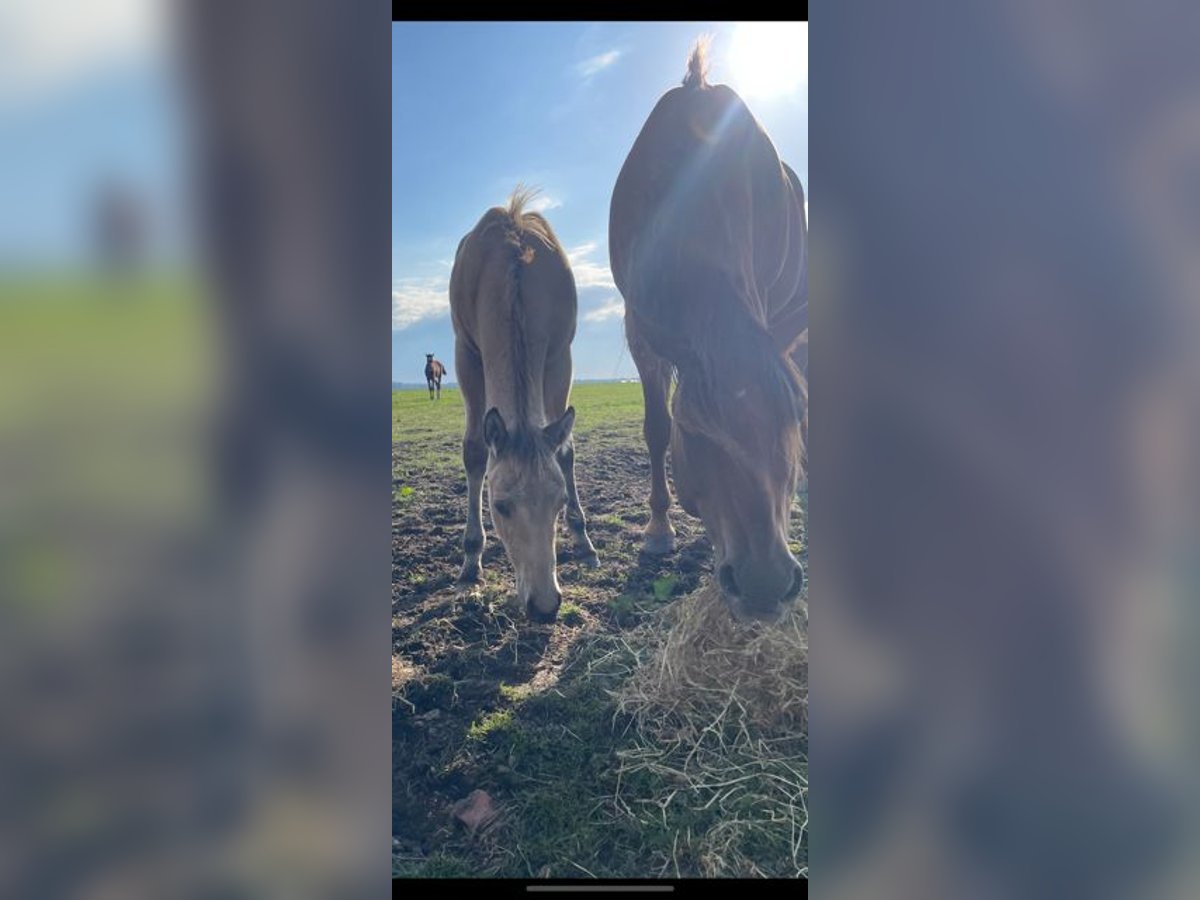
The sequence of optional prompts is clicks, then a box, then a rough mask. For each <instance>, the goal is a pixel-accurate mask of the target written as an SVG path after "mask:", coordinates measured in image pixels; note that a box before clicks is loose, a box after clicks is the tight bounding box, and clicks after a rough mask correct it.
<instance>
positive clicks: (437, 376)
mask: <svg viewBox="0 0 1200 900" xmlns="http://www.w3.org/2000/svg"><path fill="white" fill-rule="evenodd" d="M445 374H446V367H445V366H443V365H442V364H441V363H440V362H438V361H437V360H436V359H434V358H433V354H432V353H426V354H425V383H426V384H427V385H429V399H430V400H432V399H433V389H434V388H435V387H436V388H437V398H438V399H439V400H440V399H442V376H443V375H445Z"/></svg>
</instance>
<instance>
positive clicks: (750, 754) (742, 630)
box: [615, 585, 808, 877]
mask: <svg viewBox="0 0 1200 900" xmlns="http://www.w3.org/2000/svg"><path fill="white" fill-rule="evenodd" d="M806 611H807V610H806V606H805V605H804V604H803V601H802V602H801V603H800V604H798V606H797V608H796V609H795V610H794V611H793V612H792V613H790V614H789V615H788V617H787V618H785V619H784V621H783V622H781V623H780V624H778V625H773V626H763V625H743V624H740V623H737V622H735V621H733V619H732V617H731V616H730V614H729V611H728V609H727V608H726V607H725V605H724V603H723V601H722V600H721V597H720V593H719V591H717V590H716V589H715V588H714V587H713V586H712V585H706V586H704V587H702V588H701V589H700V590H698V591H696V592H695V593H694V594H692V595H691V596H688V597H685V598H682V599H681V600H679V601H678V602H676V603H674V604H672V605H671V606H670V607H668V608H667V609H666V610H664V611H663V613H662V614H661V615H662V619H663V621H659V622H653V623H649V624H648V625H646V626H643V628H642V629H639V631H640V632H641V634H640V635H638V636H637V638H635V639H634V640H631V641H630V644H631V646H632V645H637V646H640V649H635V652H636V653H637V654H638V657H639V664H638V666H637V668H636V669H635V670H634V672H633V674H632V676H631V677H630V679H629V680H628V681H627V682H626V684H625V685H624V686H623V688H622V689H621V690H620V691H619V692H618V693H617V695H616V697H617V703H618V714H622V713H623V714H625V715H627V716H629V717H630V719H631V722H632V730H633V739H634V747H633V748H632V749H628V750H623V751H620V752H619V754H618V755H619V773H620V775H621V778H622V779H625V778H626V776H628V775H630V774H632V773H635V772H647V773H652V774H654V775H656V776H658V778H657V779H655V780H656V782H657V781H661V782H662V784H663V785H664V787H663V790H662V796H660V797H651V798H647V797H645V796H638V797H632V796H626V795H625V794H624V793H623V792H622V790H621V788H620V787H618V790H617V796H616V798H615V801H616V806H617V808H618V809H619V810H621V811H622V812H624V813H625V814H628V815H631V816H633V817H634V818H636V819H639V820H641V821H645V822H646V823H647V824H650V822H651V821H660V820H661V818H662V817H663V816H664V813H665V810H666V809H667V808H668V807H669V806H670V804H672V803H685V804H687V805H688V806H689V807H691V808H692V809H695V810H710V809H711V808H712V807H713V806H714V804H715V805H716V807H717V809H718V810H719V811H720V812H721V815H720V816H719V817H718V824H717V825H715V826H713V827H711V828H709V829H708V831H707V832H706V833H704V834H701V835H693V834H690V833H689V834H688V835H686V837H685V840H686V842H687V843H688V844H690V845H691V847H690V849H691V850H692V851H693V853H694V855H695V856H696V857H698V858H699V860H700V865H701V868H702V869H703V874H704V875H705V876H708V877H721V876H741V877H746V876H751V877H753V876H774V877H796V876H805V875H807V869H808V864H807V853H806V851H805V842H804V835H805V832H806V829H807V827H808V811H807V807H806V798H807V794H808V761H807V747H808V741H807V724H808V715H807V709H808V653H807V650H808V642H807V634H806V631H807V628H806V618H807V615H806ZM655 634H657V635H659V637H658V639H657V640H655V639H654V637H653V636H654V635H655ZM664 635H665V636H664ZM631 637H633V636H631ZM626 793H628V792H626ZM781 851H782V852H781ZM781 859H782V860H787V861H788V862H787V863H785V864H784V868H783V870H781V869H780V862H779V861H780V860H781ZM664 869H665V873H664V874H670V872H671V870H670V861H666V864H665V865H664Z"/></svg>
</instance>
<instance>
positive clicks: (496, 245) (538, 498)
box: [450, 188, 600, 622]
mask: <svg viewBox="0 0 1200 900" xmlns="http://www.w3.org/2000/svg"><path fill="white" fill-rule="evenodd" d="M531 196H533V192H532V191H528V190H524V189H521V188H518V189H517V190H516V191H515V192H514V193H513V195H512V197H511V199H510V200H509V203H508V206H507V207H506V208H501V207H493V208H492V209H489V210H488V211H487V212H486V213H484V214H483V217H482V218H481V219H480V220H479V222H478V224H476V226H475V227H474V229H472V230H471V231H470V232H469V233H468V234H467V235H466V236H465V237H464V238H463V239H462V241H461V242H460V243H459V245H458V251H457V252H456V254H455V257H454V268H453V270H452V271H451V273H450V314H451V319H452V321H453V324H454V368H455V372H456V373H457V374H458V384H459V388H460V389H461V390H462V394H463V401H464V403H465V406H466V413H467V423H466V434H465V435H464V436H463V466H464V467H465V468H466V470H467V528H466V534H465V535H464V538H463V565H462V571H461V573H460V574H459V581H460V582H464V583H469V582H473V581H476V580H477V579H478V577H479V566H480V558H481V556H482V554H483V547H484V542H485V535H484V531H483V517H482V494H483V482H484V478H485V474H486V480H487V484H488V501H489V504H490V506H491V509H492V523H493V526H494V527H495V529H496V534H497V535H499V537H500V541H501V543H502V544H503V545H504V549H505V551H506V552H507V553H508V558H509V559H510V560H511V561H512V564H513V568H514V569H515V570H516V575H517V595H518V597H519V598H520V599H521V600H522V601H523V602H524V604H525V609H526V611H527V612H528V614H529V617H530V618H531V619H533V620H534V621H539V622H552V621H554V619H555V617H556V616H557V614H558V607H559V605H560V603H561V601H562V594H561V592H560V591H559V587H558V575H557V572H556V570H555V525H556V523H557V521H558V514H559V512H560V511H561V510H562V509H563V507H566V510H567V522H568V524H569V525H570V526H571V530H572V531H573V532H574V535H575V543H576V547H577V550H578V552H579V555H580V556H581V557H582V558H583V560H584V562H585V563H586V564H587V565H591V566H597V565H599V564H600V561H599V558H598V557H597V555H596V549H595V547H593V546H592V542H591V539H590V538H589V537H588V534H587V526H586V524H585V520H584V515H583V507H582V506H581V505H580V503H579V491H578V490H577V489H576V487H575V449H574V442H573V440H572V437H571V429H572V426H573V425H574V423H575V408H574V407H572V406H568V405H567V400H568V398H569V396H570V392H571V341H572V340H574V338H575V316H576V309H577V306H578V301H577V298H576V293H575V277H574V275H572V274H571V267H570V264H569V263H568V262H567V256H566V253H564V252H563V249H562V247H561V246H560V244H559V243H558V239H557V238H556V237H555V236H554V232H553V231H551V229H550V224H549V223H548V222H547V221H546V219H545V218H544V217H543V216H541V215H539V214H538V213H536V212H526V211H525V209H524V207H525V204H526V203H527V202H528V200H529V198H530V197H531Z"/></svg>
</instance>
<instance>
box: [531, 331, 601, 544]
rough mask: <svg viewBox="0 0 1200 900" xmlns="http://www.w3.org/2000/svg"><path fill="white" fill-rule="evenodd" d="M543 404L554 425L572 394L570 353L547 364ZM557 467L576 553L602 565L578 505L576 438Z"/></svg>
mask: <svg viewBox="0 0 1200 900" xmlns="http://www.w3.org/2000/svg"><path fill="white" fill-rule="evenodd" d="M543 383H544V385H545V388H544V402H545V407H546V418H547V419H548V420H549V421H551V422H553V421H554V420H556V419H557V418H558V417H559V416H561V415H562V414H563V413H564V412H566V411H567V397H568V396H569V395H570V393H571V351H570V348H568V349H566V350H565V351H563V352H562V353H561V354H560V355H559V356H557V357H556V358H554V359H552V360H550V361H548V362H547V363H546V372H545V378H544V382H543ZM556 458H557V460H558V467H559V468H560V469H561V470H562V473H563V480H564V481H566V483H567V525H568V526H569V527H570V529H571V534H572V535H573V536H574V539H575V553H576V555H577V556H578V557H579V559H580V560H582V561H583V564H584V565H585V566H591V567H593V568H594V567H595V566H598V565H600V557H599V555H597V553H596V548H595V546H594V545H593V544H592V539H591V538H590V537H588V533H587V517H586V516H584V514H583V504H582V503H580V502H579V489H578V488H577V487H576V485H575V438H574V437H570V438H568V439H567V442H566V443H565V444H564V445H563V446H562V448H561V449H560V450H559V451H558V455H557V457H556Z"/></svg>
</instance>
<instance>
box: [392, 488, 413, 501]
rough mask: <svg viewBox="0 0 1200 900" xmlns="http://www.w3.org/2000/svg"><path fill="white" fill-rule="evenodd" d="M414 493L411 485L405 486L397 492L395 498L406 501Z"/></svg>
mask: <svg viewBox="0 0 1200 900" xmlns="http://www.w3.org/2000/svg"><path fill="white" fill-rule="evenodd" d="M414 493H415V491H414V490H413V487H412V485H410V484H406V485H405V486H404V487H402V488H400V490H398V491H397V492H396V496H397V497H399V498H400V499H401V500H407V499H408V498H409V497H411V496H412V495H413V494H414Z"/></svg>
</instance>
